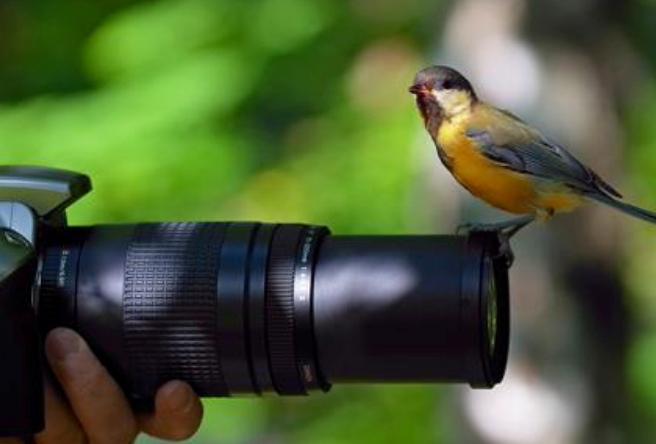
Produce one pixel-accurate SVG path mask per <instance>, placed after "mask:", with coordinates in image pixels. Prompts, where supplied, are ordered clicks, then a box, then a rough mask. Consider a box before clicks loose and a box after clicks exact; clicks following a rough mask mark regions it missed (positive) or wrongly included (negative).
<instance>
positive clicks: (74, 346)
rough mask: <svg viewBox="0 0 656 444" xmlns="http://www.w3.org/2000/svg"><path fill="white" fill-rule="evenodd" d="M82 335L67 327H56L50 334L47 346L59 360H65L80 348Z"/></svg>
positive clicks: (51, 353) (50, 352)
mask: <svg viewBox="0 0 656 444" xmlns="http://www.w3.org/2000/svg"><path fill="white" fill-rule="evenodd" d="M80 345H81V342H80V337H79V336H78V335H77V334H76V333H75V332H73V331H71V330H69V329H67V328H55V329H53V330H52V331H51V332H50V333H49V334H48V340H47V343H46V348H47V351H48V353H49V354H50V355H51V356H52V357H53V358H54V359H55V360H57V361H60V362H63V361H65V360H66V359H68V358H69V357H70V356H71V355H73V354H75V353H77V352H78V351H79V350H80Z"/></svg>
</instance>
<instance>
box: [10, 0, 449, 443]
mask: <svg viewBox="0 0 656 444" xmlns="http://www.w3.org/2000/svg"><path fill="white" fill-rule="evenodd" d="M64 3H66V2H64ZM73 3H75V4H78V3H79V5H77V6H79V8H78V7H77V6H75V7H73V5H72V4H71V7H70V8H69V7H67V6H62V7H61V8H59V7H55V6H54V3H50V2H31V3H27V4H25V5H23V6H20V7H19V10H20V12H21V13H22V14H24V17H25V18H26V20H27V23H26V24H25V26H26V29H32V30H34V31H33V32H34V35H33V36H32V37H33V38H36V43H35V41H34V40H32V39H27V40H26V41H23V40H21V35H22V34H20V33H18V32H17V33H15V34H10V35H11V36H12V37H13V38H12V39H8V40H7V45H5V46H4V47H3V48H2V50H1V51H0V150H1V151H0V152H1V153H2V163H8V164H10V163H18V164H40V165H48V166H53V167H61V168H67V169H72V170H78V171H83V172H86V173H87V174H89V175H90V176H91V177H92V179H93V182H94V186H95V191H94V192H93V194H91V195H90V196H88V197H86V198H85V199H84V200H83V201H81V202H80V203H79V204H77V205H76V206H75V207H74V208H73V209H72V210H71V212H70V220H71V222H72V223H74V224H85V223H86V224H92V223H100V222H132V221H146V220H172V219H179V220H200V219H204V220H222V219H223V220H225V219H250V220H265V221H301V222H315V223H322V224H327V225H329V226H330V227H331V228H332V229H333V230H334V231H335V232H339V233H347V232H369V233H384V232H388V233H390V232H395V233H399V232H405V231H410V230H413V231H416V229H417V228H418V227H422V226H423V227H427V226H428V222H427V221H425V220H423V221H422V219H421V218H420V217H418V216H417V215H416V214H414V213H411V212H409V211H408V208H409V207H410V205H409V202H410V194H411V192H412V189H413V188H412V182H413V179H414V176H415V174H416V171H415V166H414V165H413V162H412V158H413V155H412V146H413V143H414V139H415V135H416V131H417V129H418V125H419V121H418V119H417V116H416V114H415V111H414V109H413V104H412V100H411V97H410V96H409V95H408V94H407V92H406V91H407V86H408V84H409V82H410V80H411V78H412V75H413V73H414V71H415V70H416V69H417V68H418V67H420V66H421V65H423V63H422V62H421V58H420V56H419V55H418V54H419V49H418V48H416V47H415V46H414V45H413V44H412V43H410V42H412V41H413V40H414V39H415V37H416V33H417V32H418V28H419V26H418V24H419V23H420V19H421V15H422V5H423V4H424V3H425V2H424V1H423V0H413V1H409V2H407V5H406V6H405V7H403V8H400V7H399V5H400V4H401V3H397V2H394V1H385V2H380V3H376V2H373V1H369V0H360V1H357V2H353V4H348V3H339V2H331V1H329V0H318V1H313V2H307V1H304V0H252V1H244V2H234V1H228V0H159V1H149V2H135V1H129V0H121V1H119V0H114V1H113V2H104V6H99V5H96V6H90V5H91V4H88V3H86V2H79V1H78V2H73ZM48 5H50V6H48ZM78 25H79V27H78ZM4 29H5V31H4V32H5V33H9V32H10V30H9V29H8V28H4ZM1 33H2V31H0V35H2V34H1ZM5 35H8V34H5ZM12 45H14V47H12ZM20 48H30V53H29V54H26V53H24V52H22V51H21V50H20ZM3 57H4V58H3ZM10 66H21V67H22V68H21V70H24V71H21V72H29V73H30V75H31V76H35V77H39V78H38V79H37V80H34V79H31V80H30V78H27V77H25V76H20V75H19V76H16V73H15V72H14V71H12V70H11V69H10V68H9V67H10ZM39 73H41V75H39ZM438 402H439V397H438V396H437V394H436V392H435V391H434V390H433V389H429V388H426V387H395V388H389V387H386V388H384V389H381V388H371V387H369V388H363V387H359V388H342V387H339V388H336V389H335V390H334V393H331V394H330V395H327V396H320V395H317V397H316V398H308V399H295V400H290V399H282V400H281V399H265V400H255V399H246V400H228V401H226V400H208V401H206V402H205V406H206V417H205V420H204V423H203V427H202V429H201V431H200V432H199V433H198V435H197V436H196V437H195V438H193V439H192V441H191V442H198V443H205V442H207V443H210V442H216V441H220V442H223V443H246V442H253V441H255V440H257V439H263V440H265V439H266V438H264V437H265V436H269V437H271V439H273V440H280V441H284V442H290V443H293V442H299V443H300V442H307V441H312V442H317V443H326V444H328V443H330V444H332V443H348V442H358V443H398V442H407V443H426V442H440V441H441V438H440V435H439V433H438V432H439V430H438V428H437V426H436V425H435V421H434V420H433V416H434V415H435V412H436V411H437V409H438V406H437V404H438ZM141 439H142V442H144V443H147V442H154V441H155V440H152V439H150V438H147V437H143V438H141ZM444 439H446V438H444Z"/></svg>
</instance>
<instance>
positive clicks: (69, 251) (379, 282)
mask: <svg viewBox="0 0 656 444" xmlns="http://www.w3.org/2000/svg"><path fill="white" fill-rule="evenodd" d="M43 242H44V243H45V245H46V247H45V248H44V249H43V252H42V255H41V262H40V271H39V273H38V275H39V280H38V285H39V286H38V291H37V294H38V297H37V310H38V317H39V320H40V324H41V330H42V331H43V332H47V331H48V330H49V329H51V328H53V327H55V326H58V325H64V326H70V327H72V328H75V329H77V330H78V331H80V332H81V333H82V335H83V336H84V337H85V338H86V339H87V341H88V342H89V344H90V345H91V347H92V348H93V349H94V351H95V352H96V354H97V355H98V356H99V358H100V359H101V361H103V363H104V364H105V365H106V367H107V368H108V369H109V371H110V372H111V373H112V374H113V375H114V377H115V378H116V379H117V380H118V382H119V383H120V384H121V386H122V387H124V389H125V390H126V392H127V393H128V394H129V395H130V396H131V397H132V398H133V399H135V400H140V399H150V398H152V397H153V396H154V394H155V392H156V390H157V388H158V387H159V386H160V385H161V384H163V383H164V382H166V381H168V380H171V379H183V380H186V381H188V382H190V383H191V384H192V386H193V387H194V389H195V390H196V391H197V392H198V393H199V395H201V396H231V395H234V394H240V393H256V394H262V393H266V392H271V391H275V392H277V393H278V394H281V395H302V394H307V393H309V392H311V391H314V390H320V391H327V390H328V389H329V388H330V384H331V383H339V382H356V381H359V382H383V381H387V382H393V381H408V382H412V381H417V382H419V381H446V382H456V381H459V382H469V383H470V384H472V385H474V386H492V385H494V384H495V383H497V382H499V381H500V380H501V378H502V377H503V370H504V369H505V362H506V355H507V343H508V288H507V266H506V265H505V262H503V261H502V260H500V259H495V258H496V257H497V253H498V252H497V250H498V240H497V238H496V235H494V234H493V233H487V234H486V233H483V234H477V235H471V236H384V237H375V236H354V237H344V236H331V235H330V234H329V231H328V230H327V229H326V228H325V227H318V226H309V225H298V224H261V223H251V222H226V223H151V224H138V225H106V226H95V227H72V228H62V229H57V230H53V231H49V232H46V233H45V234H44V239H43ZM490 301H492V302H490ZM490 304H493V305H490ZM490 316H492V317H493V318H494V322H491V321H490V319H489V317H490ZM490 326H496V327H495V328H494V331H493V332H492V333H490V331H489V330H491V327H490ZM490 334H492V335H493V336H494V337H493V338H492V339H490ZM489 344H496V346H495V347H494V350H492V351H491V352H490V351H489V350H490V347H489Z"/></svg>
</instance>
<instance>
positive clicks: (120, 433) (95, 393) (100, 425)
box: [0, 328, 203, 444]
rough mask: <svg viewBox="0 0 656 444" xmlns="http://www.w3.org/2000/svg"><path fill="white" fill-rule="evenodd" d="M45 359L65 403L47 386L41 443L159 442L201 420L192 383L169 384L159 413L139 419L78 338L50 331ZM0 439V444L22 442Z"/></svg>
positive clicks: (183, 434)
mask: <svg viewBox="0 0 656 444" xmlns="http://www.w3.org/2000/svg"><path fill="white" fill-rule="evenodd" d="M45 351H46V357H47V359H48V362H49V364H50V367H51V368H52V371H53V373H54V375H55V377H56V378H57V380H58V381H59V384H60V385H61V387H62V389H63V391H64V393H65V395H66V397H67V399H66V400H65V399H62V397H61V396H60V395H59V394H58V393H57V391H56V390H54V389H53V387H52V386H51V385H50V384H46V396H45V410H46V427H45V429H44V431H43V432H41V433H39V434H38V435H36V437H35V441H36V443H37V444H60V443H61V444H64V443H66V444H76V443H90V444H102V443H111V444H128V443H132V442H133V441H134V440H135V439H136V437H137V435H138V434H139V433H140V432H145V433H147V434H149V435H152V436H154V437H157V438H161V439H168V440H176V441H178V440H183V439H186V438H189V437H190V436H191V435H193V434H194V433H195V432H196V430H197V429H198V426H199V425H200V421H201V418H202V415H203V409H202V404H201V403H200V400H199V399H198V397H197V396H196V394H195V393H194V392H193V391H192V389H191V387H189V385H188V384H186V383H184V382H181V381H171V382H168V383H166V384H164V385H163V386H162V387H161V388H160V389H159V390H158V392H157V394H156V397H155V411H154V412H153V413H150V414H143V415H141V414H139V415H137V414H135V413H134V412H133V411H132V408H131V407H130V404H129V403H128V400H127V398H126V397H125V395H124V393H123V391H122V390H121V388H120V387H119V385H118V384H117V383H116V381H114V379H113V378H112V377H111V376H110V375H109V373H108V372H107V370H106V369H105V368H104V367H103V366H102V364H101V363H100V362H99V361H98V359H97V358H96V357H95V356H94V355H93V353H92V352H91V350H90V349H89V347H88V345H87V344H86V342H85V341H84V339H82V337H80V336H79V335H78V334H77V333H75V332H74V331H72V330H69V329H65V328H56V329H54V330H52V331H51V332H50V333H49V334H48V336H47V338H46V344H45ZM21 442H22V441H21V440H20V439H13V438H12V439H6V440H3V439H0V444H15V443H21Z"/></svg>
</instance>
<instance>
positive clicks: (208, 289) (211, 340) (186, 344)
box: [123, 223, 228, 396]
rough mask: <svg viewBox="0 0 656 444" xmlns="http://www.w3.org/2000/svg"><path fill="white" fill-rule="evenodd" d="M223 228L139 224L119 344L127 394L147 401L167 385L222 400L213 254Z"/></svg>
mask: <svg viewBox="0 0 656 444" xmlns="http://www.w3.org/2000/svg"><path fill="white" fill-rule="evenodd" d="M224 234H225V226H224V225H217V224H205V223H175V224H174V223H164V224H142V225H139V226H138V227H137V228H136V231H135V234H134V237H133V239H132V242H131V244H130V246H129V249H128V253H127V259H126V264H125V288H124V301H123V317H124V339H125V347H126V350H127V354H128V359H129V362H130V367H131V373H132V375H131V380H132V381H133V387H132V389H133V390H134V391H135V392H136V393H139V394H142V395H143V394H146V395H149V396H152V395H154V394H155V391H156V390H157V388H158V387H159V386H160V385H161V384H163V383H165V382H167V381H170V380H173V379H182V380H185V381H187V382H189V383H190V384H191V385H192V386H193V387H194V389H195V390H196V391H197V393H199V394H203V393H211V394H213V396H226V395H228V393H227V388H226V384H225V380H224V375H223V372H222V369H221V365H220V359H219V357H220V350H218V346H217V342H218V341H217V340H216V337H217V294H216V293H217V276H218V267H219V263H218V260H219V255H218V253H217V252H218V251H219V249H220V245H221V243H222V241H223V237H224Z"/></svg>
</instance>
